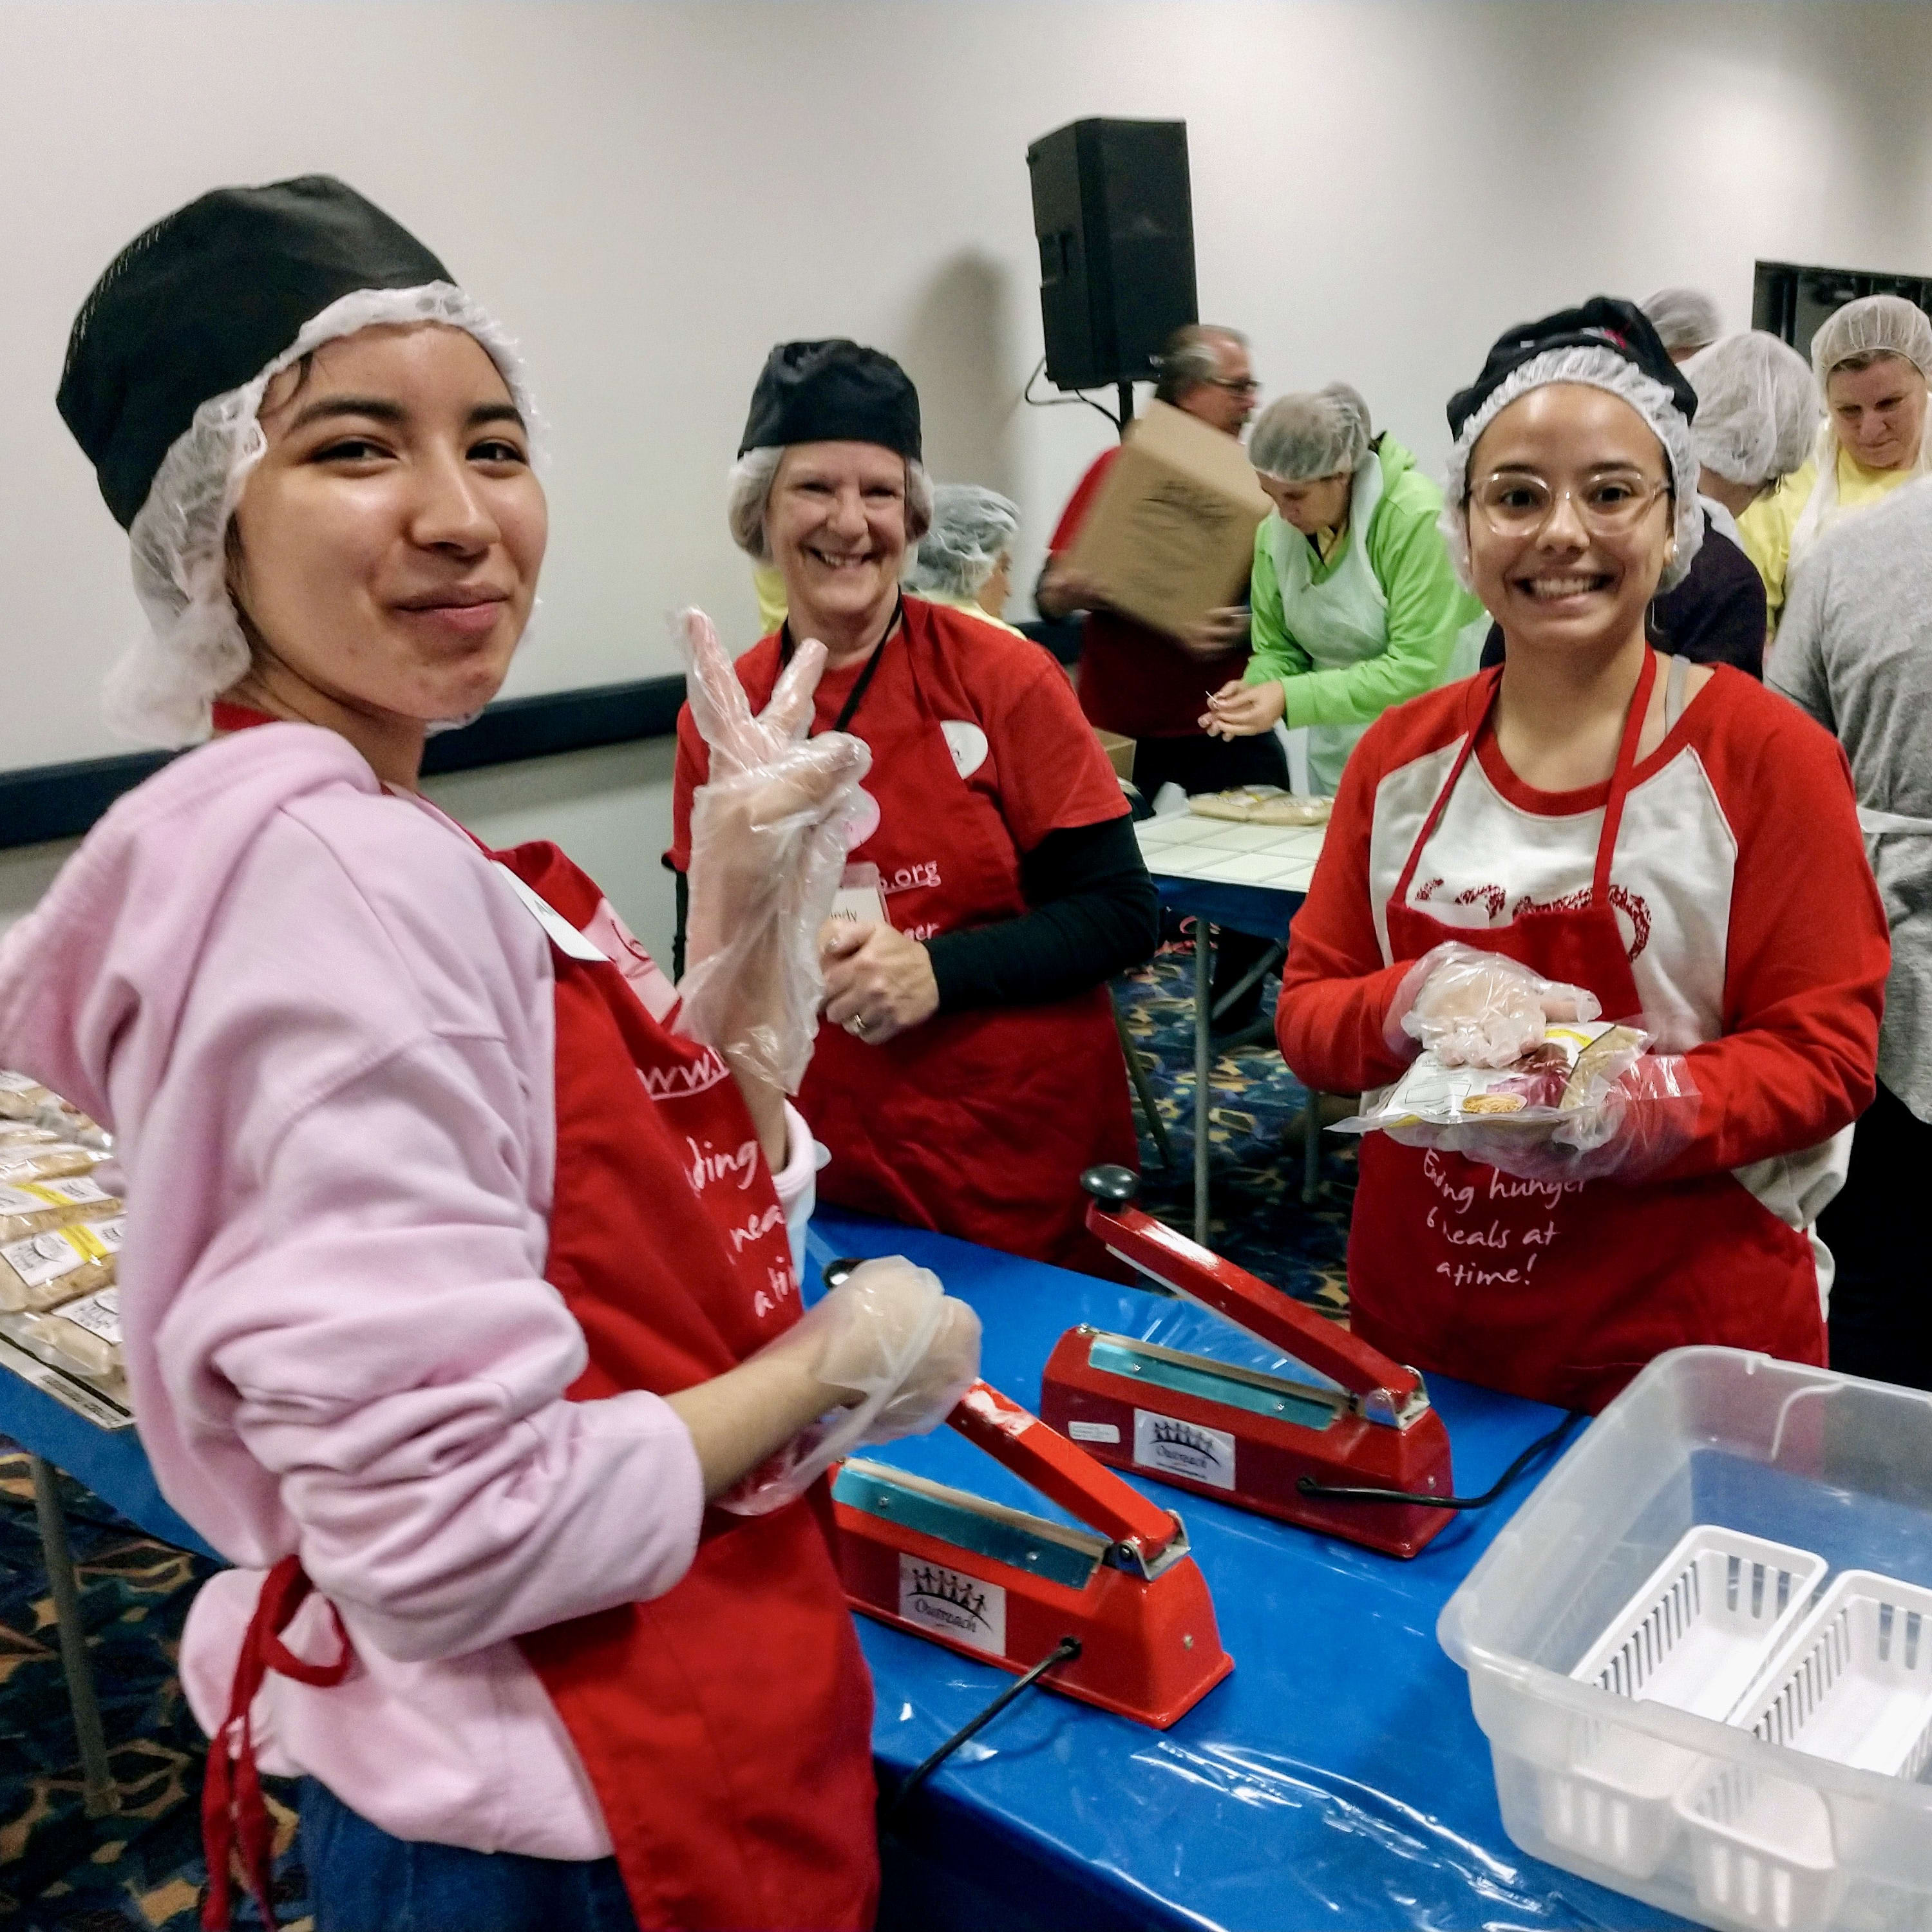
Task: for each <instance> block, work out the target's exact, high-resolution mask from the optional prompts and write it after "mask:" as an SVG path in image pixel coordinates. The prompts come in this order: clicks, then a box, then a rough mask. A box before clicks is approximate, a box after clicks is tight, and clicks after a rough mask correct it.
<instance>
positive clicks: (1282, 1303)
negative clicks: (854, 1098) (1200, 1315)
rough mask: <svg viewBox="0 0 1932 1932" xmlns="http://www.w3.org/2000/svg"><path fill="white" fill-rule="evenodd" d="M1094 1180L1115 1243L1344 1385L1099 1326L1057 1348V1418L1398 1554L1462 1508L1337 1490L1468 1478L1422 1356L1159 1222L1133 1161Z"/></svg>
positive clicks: (1226, 1491) (1148, 1270)
mask: <svg viewBox="0 0 1932 1932" xmlns="http://www.w3.org/2000/svg"><path fill="white" fill-rule="evenodd" d="M1082 1185H1083V1186H1084V1187H1085V1188H1086V1190H1087V1192H1088V1194H1089V1195H1091V1196H1092V1197H1093V1199H1092V1200H1091V1202H1090V1204H1089V1205H1088V1210H1087V1225H1088V1227H1089V1228H1090V1229H1092V1230H1093V1232H1094V1234H1095V1235H1097V1236H1098V1237H1099V1238H1100V1240H1101V1241H1103V1242H1104V1243H1105V1244H1106V1247H1107V1248H1108V1250H1109V1252H1110V1253H1113V1254H1115V1255H1117V1256H1119V1257H1120V1259H1121V1260H1122V1261H1124V1262H1127V1264H1128V1265H1130V1267H1133V1268H1137V1269H1139V1271H1140V1272H1141V1273H1142V1274H1145V1275H1146V1276H1148V1277H1149V1278H1150V1279H1151V1280H1154V1281H1157V1282H1158V1283H1160V1285H1161V1286H1163V1288H1166V1289H1170V1290H1172V1292H1174V1293H1175V1294H1176V1295H1181V1296H1184V1298H1186V1299H1187V1300H1188V1301H1193V1302H1197V1303H1199V1304H1201V1305H1202V1307H1206V1308H1210V1309H1212V1310H1214V1313H1216V1314H1217V1315H1220V1316H1225V1317H1226V1319H1228V1320H1229V1321H1230V1322H1233V1323H1234V1324H1235V1326H1236V1327H1237V1328H1244V1329H1246V1330H1247V1331H1248V1333H1249V1334H1251V1335H1255V1336H1258V1337H1260V1338H1261V1339H1262V1340H1263V1341H1265V1342H1266V1343H1269V1344H1270V1345H1271V1346H1272V1347H1274V1348H1276V1349H1279V1350H1280V1351H1281V1352H1282V1353H1283V1354H1284V1355H1291V1356H1292V1357H1293V1358H1295V1360H1296V1361H1298V1362H1301V1363H1303V1364H1305V1365H1306V1366H1307V1367H1309V1368H1311V1369H1313V1370H1316V1372H1317V1373H1319V1374H1320V1375H1322V1376H1326V1377H1328V1379H1330V1380H1331V1381H1332V1382H1335V1383H1336V1384H1337V1385H1339V1386H1337V1388H1320V1387H1318V1386H1316V1385H1313V1384H1312V1383H1308V1382H1293V1381H1289V1380H1288V1379H1286V1378H1284V1377H1282V1376H1274V1375H1269V1374H1266V1373H1263V1372H1262V1371H1261V1370H1255V1369H1247V1368H1240V1367H1235V1366H1234V1365H1233V1364H1230V1363H1227V1362H1223V1361H1216V1360H1215V1359H1214V1358H1213V1357H1211V1356H1208V1355H1189V1354H1186V1353H1184V1352H1182V1351H1181V1350H1179V1349H1168V1348H1163V1347H1162V1346H1160V1345H1159V1344H1158V1343H1152V1342H1142V1341H1138V1340H1135V1339H1133V1337H1130V1336H1125V1335H1109V1334H1103V1333H1102V1332H1101V1331H1099V1330H1097V1329H1094V1328H1089V1327H1086V1326H1084V1325H1083V1326H1082V1327H1080V1328H1070V1329H1069V1330H1068V1331H1067V1333H1066V1334H1064V1335H1063V1336H1061V1338H1060V1340H1059V1341H1058V1343H1056V1344H1055V1347H1054V1351H1053V1353H1052V1355H1050V1356H1049V1358H1048V1359H1047V1364H1046V1373H1045V1376H1043V1379H1042V1383H1041V1394H1040V1413H1041V1415H1042V1416H1043V1417H1044V1418H1046V1420H1047V1421H1049V1422H1051V1423H1052V1424H1053V1426H1054V1427H1055V1428H1056V1429H1058V1430H1061V1432H1062V1433H1064V1434H1065V1435H1067V1436H1069V1437H1070V1438H1071V1439H1073V1441H1075V1442H1077V1443H1079V1445H1080V1446H1081V1447H1082V1448H1084V1449H1087V1450H1089V1451H1091V1452H1092V1453H1093V1454H1094V1455H1095V1456H1097V1457H1099V1458H1100V1460H1101V1461H1103V1462H1104V1463H1112V1465H1113V1466H1115V1468H1117V1469H1133V1470H1136V1471H1138V1472H1142V1473H1144V1474H1145V1475H1152V1476H1157V1477H1159V1478H1160V1480H1161V1481H1163V1482H1168V1483H1173V1484H1177V1485H1178V1487H1181V1488H1182V1489H1186V1490H1197V1491H1199V1493H1200V1494H1202V1496H1212V1497H1214V1499H1216V1500H1217V1502H1225V1503H1231V1504H1232V1505H1234V1506H1235V1508H1238V1509H1250V1510H1253V1511H1256V1512H1257V1513H1258V1514H1261V1515H1262V1516H1271V1517H1277V1518H1278V1519H1279V1520H1281V1521H1282V1522H1283V1523H1298V1524H1300V1525H1301V1526H1302V1527H1303V1528H1304V1529H1313V1530H1319V1531H1320V1532H1322V1533H1323V1534H1325V1535H1329V1536H1339V1537H1343V1538H1346V1539H1347V1540H1348V1541H1349V1542H1351V1543H1360V1544H1366V1545H1367V1547H1369V1548H1370V1549H1371V1550H1385V1551H1386V1552H1388V1554H1389V1555H1391V1556H1414V1555H1415V1553H1416V1552H1417V1551H1418V1550H1420V1549H1421V1547H1423V1545H1424V1544H1426V1543H1427V1542H1428V1541H1429V1540H1430V1538H1431V1537H1433V1536H1434V1535H1436V1532H1437V1531H1439V1529H1442V1527H1443V1526H1444V1525H1445V1523H1448V1520H1449V1517H1450V1514H1451V1512H1449V1511H1447V1510H1445V1509H1443V1508H1440V1507H1434V1508H1432V1507H1431V1506H1430V1505H1427V1504H1421V1503H1418V1504H1406V1503H1403V1502H1400V1501H1396V1500H1391V1499H1388V1497H1387V1496H1386V1495H1385V1496H1384V1497H1383V1498H1382V1499H1380V1500H1376V1499H1364V1500H1361V1501H1356V1500H1352V1499H1349V1498H1348V1497H1346V1496H1329V1495H1324V1494H1322V1493H1321V1492H1322V1491H1323V1490H1328V1489H1331V1488H1335V1487H1341V1488H1362V1489H1366V1490H1382V1491H1384V1492H1388V1491H1403V1492H1409V1493H1417V1492H1420V1493H1422V1494H1424V1495H1425V1496H1441V1497H1444V1498H1445V1499H1446V1498H1448V1497H1449V1496H1451V1495H1452V1494H1453V1493H1454V1487H1455V1486H1454V1482H1453V1481H1452V1480H1451V1475H1450V1465H1449V1434H1448V1430H1446V1429H1445V1428H1444V1427H1443V1426H1442V1418H1441V1416H1439V1415H1437V1414H1436V1411H1435V1410H1434V1409H1433V1408H1432V1407H1431V1406H1430V1401H1429V1393H1428V1391H1427V1389H1426V1388H1424V1385H1423V1381H1422V1378H1421V1376H1419V1375H1418V1374H1417V1373H1416V1372H1415V1370H1413V1369H1407V1368H1404V1367H1402V1366H1401V1364H1399V1363H1397V1362H1393V1361H1390V1359H1389V1358H1388V1357H1387V1356H1386V1355H1383V1354H1382V1353H1381V1352H1380V1351H1379V1350H1378V1349H1373V1348H1371V1347H1370V1346H1369V1345H1368V1343H1366V1342H1364V1341H1362V1340H1360V1339H1359V1338H1358V1337H1356V1336H1354V1335H1352V1334H1349V1332H1348V1331H1347V1330H1346V1329H1344V1328H1338V1327H1337V1326H1336V1325H1334V1323H1333V1322H1330V1321H1329V1320H1328V1319H1326V1318H1325V1316H1321V1315H1319V1314H1317V1313H1316V1312H1315V1311H1314V1310H1313V1309H1310V1308H1307V1307H1304V1305H1303V1304H1301V1303H1300V1302H1298V1301H1295V1299H1294V1298H1293V1297H1292V1296H1290V1295H1284V1294H1283V1293H1282V1292H1281V1291H1280V1289H1275V1288H1271V1287H1270V1286H1268V1283H1266V1282H1265V1281H1262V1280H1259V1279H1258V1278H1257V1277H1255V1276H1253V1275H1251V1274H1249V1273H1248V1272H1247V1271H1246V1270H1245V1269H1244V1268H1237V1267H1235V1265H1234V1264H1233V1263H1232V1262H1226V1261H1223V1259H1221V1258H1220V1256H1218V1255H1215V1254H1211V1253H1209V1252H1208V1250H1207V1249H1205V1248H1203V1247H1198V1246H1197V1245H1196V1244H1195V1243H1194V1242H1193V1241H1189V1240H1187V1238H1185V1237H1184V1236H1183V1235H1178V1234H1176V1233H1175V1232H1174V1230H1173V1229H1172V1228H1169V1227H1168V1226H1166V1225H1165V1224H1164V1223H1161V1222H1160V1221H1157V1220H1155V1219H1154V1217H1153V1216H1152V1215H1151V1214H1148V1213H1146V1212H1145V1211H1144V1210H1143V1209H1142V1208H1139V1207H1136V1205H1134V1204H1135V1197H1136V1195H1137V1194H1138V1193H1139V1190H1140V1183H1139V1180H1138V1178H1136V1176H1135V1175H1133V1173H1131V1172H1130V1171H1129V1170H1128V1169H1126V1168H1124V1167H1097V1168H1093V1169H1089V1170H1088V1172H1087V1173H1086V1174H1085V1175H1083V1176H1082ZM1311 1490H1313V1492H1315V1493H1310V1491H1311Z"/></svg>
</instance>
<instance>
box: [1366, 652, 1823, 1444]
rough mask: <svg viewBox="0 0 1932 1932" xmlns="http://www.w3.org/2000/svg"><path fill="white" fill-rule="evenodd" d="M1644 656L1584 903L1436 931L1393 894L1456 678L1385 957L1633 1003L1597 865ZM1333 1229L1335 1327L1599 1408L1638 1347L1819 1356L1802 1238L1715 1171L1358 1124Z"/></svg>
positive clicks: (1443, 800)
mask: <svg viewBox="0 0 1932 1932" xmlns="http://www.w3.org/2000/svg"><path fill="white" fill-rule="evenodd" d="M1656 676H1657V658H1656V655H1655V652H1646V653H1645V655H1644V665H1643V672H1642V673H1641V675H1640V676H1639V678H1638V679H1637V691H1636V694H1635V695H1634V697H1632V699H1631V709H1630V715H1629V718H1628V720H1627V721H1626V722H1625V726H1624V733H1623V739H1622V745H1621V746H1620V748H1619V751H1618V754H1617V762H1616V769H1615V771H1614V772H1613V774H1612V776H1611V779H1610V792H1609V796H1608V797H1607V799H1606V801H1605V803H1604V828H1603V832H1602V835H1601V838H1600V839H1599V841H1598V847H1597V862H1596V869H1595V877H1594V878H1593V880H1592V884H1591V889H1590V898H1589V904H1588V905H1586V906H1585V907H1582V908H1581V909H1578V910H1567V911H1565V910H1535V911H1527V912H1524V913H1520V914H1519V915H1518V916H1517V917H1516V918H1515V919H1514V920H1512V921H1511V922H1510V923H1509V924H1508V925H1506V926H1488V927H1479V928H1474V929H1472V928H1467V927H1463V926H1445V924H1443V923H1442V921H1441V920H1439V919H1435V918H1433V917H1432V916H1430V914H1428V913H1426V912H1421V911H1418V910H1417V909H1416V908H1415V907H1412V906H1411V905H1410V904H1409V885H1410V882H1411V880H1413V878H1414V877H1415V869H1416V865H1417V862H1418V860H1419V859H1420V858H1421V855H1422V850H1423V847H1424V846H1425V845H1426V844H1427V843H1428V842H1429V839H1430V835H1431V834H1432V833H1433V832H1434V831H1435V829H1436V824H1437V823H1438V822H1439V820H1440V819H1441V817H1442V814H1443V811H1444V809H1445V807H1446V806H1447V805H1448V802H1449V797H1450V794H1451V793H1452V792H1454V790H1455V788H1456V784H1457V780H1458V779H1459V778H1460V777H1461V776H1462V773H1463V766H1465V765H1466V764H1467V763H1469V758H1470V757H1471V755H1472V753H1473V752H1474V751H1475V747H1476V744H1477V742H1478V739H1479V738H1480V737H1481V735H1482V733H1483V732H1484V730H1486V729H1487V727H1488V723H1489V719H1490V715H1491V713H1492V712H1493V710H1494V708H1495V705H1496V692H1497V691H1498V689H1499V688H1500V685H1501V683H1502V672H1501V671H1500V670H1490V671H1487V672H1485V673H1483V674H1481V676H1478V677H1475V678H1473V679H1471V680H1470V700H1469V709H1470V714H1471V715H1470V724H1469V735H1468V736H1467V737H1466V739H1465V740H1464V742H1463V749H1462V751H1461V753H1460V755H1459V756H1458V757H1457V760H1456V763H1455V766H1454V769H1452V770H1451V772H1450V774H1449V777H1448V781H1447V782H1446V783H1445V784H1444V786H1443V787H1442V790H1441V791H1440V792H1439V793H1437V795H1436V802H1435V805H1434V806H1433V808H1432V809H1431V811H1430V814H1429V817H1428V819H1427V822H1426V823H1424V826H1423V828H1422V831H1421V835H1420V836H1419V837H1418V838H1417V840H1416V841H1415V846H1414V847H1413V849H1412V850H1411V851H1410V853H1409V861H1408V863H1407V864H1406V865H1404V867H1403V871H1402V876H1401V877H1400V879H1399V880H1397V883H1396V888H1395V891H1394V894H1393V895H1391V898H1390V899H1389V901H1388V908H1387V916H1388V944H1389V953H1390V956H1391V958H1392V959H1420V958H1421V956H1423V955H1424V953H1427V952H1428V951H1429V950H1430V949H1431V948H1432V947H1436V946H1439V945H1441V944H1442V943H1443V942H1444V941H1446V940H1456V941H1460V942H1461V943H1462V944H1463V945H1466V946H1473V947H1480V948H1481V949H1482V950H1484V951H1487V952H1490V953H1503V954H1505V955H1506V956H1508V957H1509V958H1510V959H1515V960H1519V961H1520V962H1522V963H1523V965H1526V966H1529V967H1531V968H1533V969H1534V970H1535V971H1537V972H1539V973H1541V974H1544V976H1545V977H1547V978H1549V979H1551V980H1565V981H1568V982H1569V983H1572V984H1574V985H1577V986H1586V987H1588V988H1589V990H1590V991H1591V992H1593V993H1595V995H1596V996H1597V998H1598V999H1599V1000H1600V1001H1602V1003H1603V1009H1604V1013H1605V1015H1606V1016H1607V1017H1610V1018H1612V1019H1633V1018H1634V1017H1635V1016H1637V1014H1638V1013H1639V1012H1640V1010H1641V1008H1642V1005H1643V1001H1642V1000H1641V999H1640V997H1639V995H1638V992H1637V982H1636V980H1635V978H1634V976H1633V974H1631V967H1630V956H1629V954H1628V951H1627V950H1626V948H1625V944H1624V939H1623V935H1622V932H1621V930H1620V929H1619V926H1618V924H1617V919H1616V913H1615V912H1614V910H1613V909H1612V907H1611V904H1610V897H1609V894H1610V862H1611V859H1612V856H1613V854H1614V853H1615V851H1616V842H1617V828H1618V826H1619V823H1621V821H1622V817H1623V809H1624V800H1625V797H1626V796H1628V793H1629V791H1630V788H1631V775H1632V773H1633V772H1634V769H1635V766H1636V763H1637V740H1638V738H1639V737H1640V735H1641V733H1642V731H1643V719H1644V715H1645V712H1646V709H1647V708H1648V706H1649V702H1650V694H1651V688H1652V685H1653V684H1654V683H1655V680H1656ZM1349 1307H1350V1311H1351V1317H1352V1325H1353V1326H1354V1328H1355V1331H1356V1332H1357V1333H1358V1334H1360V1335H1361V1337H1363V1338H1364V1340H1367V1341H1369V1342H1371V1343H1374V1345H1375V1346H1376V1347H1377V1348H1379V1349H1382V1351H1384V1352H1385V1353H1386V1354H1388V1355H1393V1356H1394V1357H1395V1358H1396V1359H1397V1361H1403V1362H1406V1363H1409V1364H1412V1366H1413V1367H1417V1368H1421V1369H1434V1370H1439V1371H1440V1372H1441V1373H1443V1374H1445V1375H1451V1376H1457V1377H1460V1379H1463V1380H1465V1381H1467V1382H1478V1383H1481V1384H1482V1385H1484V1386H1486V1387H1487V1388H1498V1389H1504V1390H1507V1391H1509V1392H1510V1393H1511V1394H1514V1395H1521V1396H1526V1397H1530V1398H1532V1400H1536V1401H1538V1402H1548V1403H1556V1404H1558V1405H1559V1406H1562V1407H1565V1408H1570V1409H1589V1410H1592V1411H1595V1410H1597V1409H1601V1408H1602V1407H1603V1406H1604V1404H1605V1403H1607V1402H1608V1401H1609V1400H1610V1398H1611V1397H1613V1396H1614V1395H1615V1394H1616V1393H1617V1391H1619V1389H1621V1388H1623V1386H1624V1385H1625V1383H1627V1382H1629V1381H1630V1379H1631V1378H1632V1377H1633V1376H1634V1375H1635V1374H1636V1373H1637V1371H1638V1370H1640V1369H1641V1368H1642V1367H1643V1366H1644V1364H1646V1362H1648V1361H1650V1360H1651V1358H1652V1357H1653V1356H1655V1355H1661V1353H1662V1352H1664V1350H1665V1349H1675V1348H1679V1347H1681V1346H1684V1345H1685V1344H1687V1343H1722V1344H1724V1345H1727V1346H1730V1347H1733V1348H1740V1349H1763V1350H1765V1351H1766V1352H1769V1353H1770V1354H1772V1355H1779V1356H1782V1357H1784V1358H1785V1359H1786V1360H1787V1361H1796V1362H1811V1363H1816V1364H1819V1365H1820V1366H1821V1367H1822V1366H1823V1363H1824V1361H1825V1326H1824V1322H1823V1317H1822V1316H1821V1315H1820V1312H1819V1307H1818V1280H1817V1271H1816V1268H1814V1264H1813V1262H1812V1259H1811V1244H1810V1243H1809V1242H1808V1241H1807V1240H1806V1238H1805V1235H1802V1233H1800V1232H1799V1231H1798V1230H1797V1229H1794V1228H1790V1227H1787V1226H1786V1225H1785V1224H1784V1223H1783V1222H1782V1221H1781V1220H1778V1217H1776V1216H1775V1214H1772V1213H1771V1211H1769V1209H1768V1208H1766V1207H1764V1206H1763V1205H1762V1204H1761V1203H1760V1202H1759V1201H1758V1200H1757V1199H1756V1198H1755V1197H1754V1196H1753V1195H1751V1193H1749V1191H1748V1190H1746V1189H1745V1187H1743V1186H1742V1184H1740V1183H1739V1181H1737V1180H1736V1178H1734V1177H1733V1175H1730V1174H1729V1173H1717V1174H1706V1175H1697V1176H1696V1177H1694V1178H1691V1179H1687V1180H1678V1181H1669V1180H1664V1181H1639V1182H1636V1183H1634V1184H1624V1183H1621V1182H1619V1181H1584V1182H1570V1183H1567V1184H1563V1185H1562V1186H1557V1185H1553V1184H1539V1183H1536V1182H1532V1181H1518V1180H1516V1179H1514V1178H1512V1177H1511V1176H1510V1175H1506V1174H1504V1173H1502V1172H1499V1170H1497V1169H1495V1168H1493V1167H1490V1166H1485V1165H1484V1164H1483V1163H1480V1162H1477V1161H1473V1160H1468V1159H1466V1158H1465V1157H1463V1155H1460V1154H1440V1153H1436V1152H1434V1151H1424V1150H1423V1149H1421V1148H1409V1147H1403V1146H1402V1145H1399V1144H1398V1143H1397V1142H1394V1141H1392V1140H1391V1139H1389V1138H1388V1136H1387V1135H1386V1134H1370V1135H1367V1136H1364V1139H1363V1143H1362V1148H1361V1183H1360V1186H1359V1187H1358V1190H1357V1193H1356V1197H1355V1217H1354V1220H1353V1222H1352V1224H1351V1226H1350V1229H1349Z"/></svg>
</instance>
